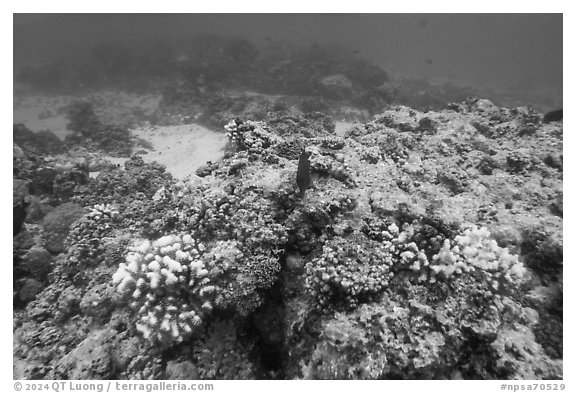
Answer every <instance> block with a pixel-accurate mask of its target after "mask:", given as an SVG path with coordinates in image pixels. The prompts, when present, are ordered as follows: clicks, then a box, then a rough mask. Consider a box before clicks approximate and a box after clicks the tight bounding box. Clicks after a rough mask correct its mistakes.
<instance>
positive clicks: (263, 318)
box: [251, 280, 288, 379]
mask: <svg viewBox="0 0 576 393" xmlns="http://www.w3.org/2000/svg"><path fill="white" fill-rule="evenodd" d="M281 286H282V283H281V281H280V280H278V281H277V282H276V284H274V286H272V287H271V288H270V289H268V290H267V293H266V295H265V297H266V302H265V303H264V304H263V305H262V306H261V307H260V308H259V309H258V310H256V311H255V312H254V314H253V315H252V318H251V324H252V327H253V329H254V330H255V331H256V332H257V335H258V340H257V343H256V348H257V350H258V353H259V356H260V361H261V365H262V368H263V369H264V370H265V371H266V372H267V373H268V374H270V375H271V376H273V377H274V379H283V378H284V369H285V365H286V362H287V358H288V353H287V348H285V346H284V342H285V337H284V323H285V320H284V319H285V318H284V317H285V315H284V301H283V299H282V288H281Z"/></svg>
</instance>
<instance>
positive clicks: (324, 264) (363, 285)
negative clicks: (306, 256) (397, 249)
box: [306, 238, 393, 308]
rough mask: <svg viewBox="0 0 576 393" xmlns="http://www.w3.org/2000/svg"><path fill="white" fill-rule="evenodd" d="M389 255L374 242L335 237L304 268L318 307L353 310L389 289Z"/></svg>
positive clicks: (309, 288) (308, 284)
mask: <svg viewBox="0 0 576 393" xmlns="http://www.w3.org/2000/svg"><path fill="white" fill-rule="evenodd" d="M392 262H393V261H392V258H391V255H390V253H389V252H388V251H387V250H386V249H385V248H384V247H383V246H381V245H378V244H377V243H376V242H371V241H368V240H365V239H358V240H357V241H352V240H348V239H343V238H334V239H332V240H330V241H328V242H327V243H326V244H325V245H324V246H323V252H322V255H321V256H320V257H318V258H315V259H314V260H312V262H310V263H309V264H308V265H307V266H306V271H307V275H308V277H307V278H306V286H307V287H308V290H309V293H310V295H311V296H312V297H313V298H315V299H317V301H318V303H319V305H320V306H321V307H328V306H329V305H330V304H335V305H336V306H343V307H345V308H353V307H355V306H356V305H357V304H358V302H363V301H367V300H370V299H372V298H373V297H374V295H376V294H378V293H379V292H381V291H382V290H383V289H384V288H386V287H388V284H389V282H388V280H389V278H390V277H391V276H393V274H392V273H390V272H389V270H390V266H391V265H392Z"/></svg>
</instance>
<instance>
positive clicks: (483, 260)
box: [430, 227, 526, 290]
mask: <svg viewBox="0 0 576 393" xmlns="http://www.w3.org/2000/svg"><path fill="white" fill-rule="evenodd" d="M430 268H431V270H432V273H433V275H432V277H431V281H432V282H434V281H435V280H436V277H444V278H450V277H451V276H452V275H462V274H470V275H474V276H478V275H479V276H480V277H479V279H480V280H486V281H488V282H489V283H490V285H491V287H492V288H493V289H494V290H499V289H505V288H510V287H514V286H517V285H518V284H519V283H520V282H521V281H522V278H523V277H524V274H525V272H526V269H525V268H524V265H523V264H522V263H521V262H519V261H518V256H517V255H512V254H509V253H508V249H507V248H502V247H500V246H498V244H497V243H496V240H494V239H491V238H490V232H489V231H488V229H486V228H485V227H482V228H477V227H473V228H471V229H467V230H466V231H465V232H464V234H463V235H461V236H456V237H455V238H454V240H453V241H452V242H450V240H448V239H447V240H445V241H444V245H443V246H442V249H441V250H440V252H439V253H438V254H436V255H435V256H434V257H433V258H432V262H431V265H430Z"/></svg>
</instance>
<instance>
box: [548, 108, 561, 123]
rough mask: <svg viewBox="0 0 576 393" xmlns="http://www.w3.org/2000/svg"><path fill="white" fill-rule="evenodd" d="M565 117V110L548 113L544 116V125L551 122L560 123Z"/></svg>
mask: <svg viewBox="0 0 576 393" xmlns="http://www.w3.org/2000/svg"><path fill="white" fill-rule="evenodd" d="M563 115H564V114H563V109H558V110H556V111H552V112H548V113H546V114H545V115H544V123H550V122H551V121H560V120H562V117H563Z"/></svg>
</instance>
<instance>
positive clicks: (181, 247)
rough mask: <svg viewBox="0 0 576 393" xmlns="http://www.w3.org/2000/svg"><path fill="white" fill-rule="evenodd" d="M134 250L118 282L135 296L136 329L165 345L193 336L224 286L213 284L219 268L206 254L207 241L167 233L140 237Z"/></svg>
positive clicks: (116, 275)
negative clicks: (151, 238) (211, 264)
mask: <svg viewBox="0 0 576 393" xmlns="http://www.w3.org/2000/svg"><path fill="white" fill-rule="evenodd" d="M129 251H130V252H129V253H128V255H127V256H126V263H121V264H120V267H119V268H118V270H117V271H116V273H114V275H113V281H114V283H115V284H117V289H118V291H120V292H121V293H124V294H127V295H130V298H131V302H130V306H131V307H132V308H133V309H134V310H136V312H137V318H138V322H137V324H136V328H137V329H138V330H139V331H140V332H142V334H143V335H144V337H145V338H150V339H152V340H154V341H157V342H161V343H164V344H171V343H174V342H181V341H183V340H184V339H186V338H188V337H190V336H191V335H192V334H193V333H194V330H195V329H196V328H197V327H198V326H200V325H201V324H202V322H203V320H204V319H205V318H206V316H207V315H209V314H210V313H211V311H212V307H213V303H214V300H215V298H216V296H217V294H218V292H219V290H220V289H219V288H218V287H216V286H214V285H212V284H211V281H212V279H213V277H214V275H215V274H216V273H217V271H215V270H214V269H210V270H209V266H207V265H206V264H205V263H204V261H203V260H202V259H201V256H202V254H203V253H204V251H205V246H204V245H203V244H202V243H199V242H196V241H195V240H194V239H193V238H192V237H191V236H190V235H186V234H185V235H168V236H164V237H161V238H160V239H158V240H156V241H154V242H150V241H149V240H143V241H140V242H137V243H135V244H134V245H133V246H131V247H129Z"/></svg>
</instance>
